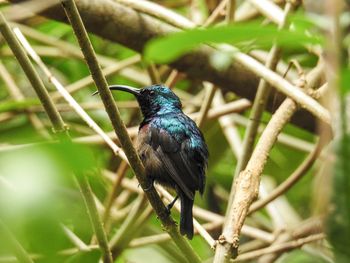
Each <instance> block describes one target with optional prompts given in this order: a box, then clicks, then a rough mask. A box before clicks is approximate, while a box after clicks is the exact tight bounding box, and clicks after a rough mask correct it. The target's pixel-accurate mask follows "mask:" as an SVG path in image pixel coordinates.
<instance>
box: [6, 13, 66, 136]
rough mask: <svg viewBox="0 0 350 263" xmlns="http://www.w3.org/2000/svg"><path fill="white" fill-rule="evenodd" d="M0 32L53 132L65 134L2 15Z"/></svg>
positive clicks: (41, 85)
mask: <svg viewBox="0 0 350 263" xmlns="http://www.w3.org/2000/svg"><path fill="white" fill-rule="evenodd" d="M0 31H1V33H2V35H3V36H4V38H5V40H6V41H7V43H8V45H9V46H10V48H11V50H12V52H13V54H14V55H15V57H16V59H17V60H18V62H19V64H20V65H21V67H22V69H23V71H24V72H25V74H26V75H27V77H28V80H29V81H30V83H31V84H32V86H33V88H34V89H35V92H36V93H37V95H38V97H39V99H40V101H41V103H42V105H43V107H44V109H45V111H46V113H47V116H48V117H49V119H50V121H51V123H52V125H53V128H54V132H56V133H64V134H66V128H65V124H64V122H63V120H62V118H61V116H60V114H59V113H58V112H57V111H56V108H55V105H54V104H53V102H52V100H51V99H50V96H49V93H48V92H47V90H46V89H45V86H44V83H43V82H42V80H41V79H40V77H39V75H38V73H37V72H36V71H35V69H34V67H33V65H32V63H31V62H30V60H29V58H28V56H27V55H26V53H25V51H24V50H23V48H22V47H21V45H20V43H19V42H18V40H17V38H16V37H15V35H14V34H13V32H12V30H11V28H10V26H9V25H8V23H7V22H6V20H5V17H4V16H3V14H2V13H0Z"/></svg>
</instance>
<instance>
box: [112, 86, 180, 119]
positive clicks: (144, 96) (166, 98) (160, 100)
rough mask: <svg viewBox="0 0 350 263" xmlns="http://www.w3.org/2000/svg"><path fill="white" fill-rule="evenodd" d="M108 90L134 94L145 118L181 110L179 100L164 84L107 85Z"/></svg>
mask: <svg viewBox="0 0 350 263" xmlns="http://www.w3.org/2000/svg"><path fill="white" fill-rule="evenodd" d="M109 89H110V90H122V91H126V92H129V93H131V94H134V95H135V97H136V99H137V101H138V103H139V105H140V107H141V111H142V114H143V115H144V117H145V118H149V117H153V116H157V115H162V114H165V113H175V112H181V101H180V99H179V98H178V96H176V94H175V93H174V92H173V91H172V90H171V89H169V88H168V87H166V86H164V85H152V86H148V87H145V88H142V89H136V88H133V87H129V86H124V85H113V86H109Z"/></svg>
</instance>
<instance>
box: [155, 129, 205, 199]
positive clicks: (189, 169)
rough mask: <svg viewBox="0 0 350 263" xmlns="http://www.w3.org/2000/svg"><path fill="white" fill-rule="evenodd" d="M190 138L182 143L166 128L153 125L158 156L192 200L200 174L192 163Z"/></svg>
mask: <svg viewBox="0 0 350 263" xmlns="http://www.w3.org/2000/svg"><path fill="white" fill-rule="evenodd" d="M188 141H189V140H188V139H185V140H184V141H183V142H182V143H179V142H177V141H176V140H175V139H174V137H173V136H172V135H171V134H169V132H167V131H166V130H163V129H156V128H152V127H151V142H150V143H151V146H152V148H153V149H154V150H155V152H156V154H157V157H158V158H159V159H160V160H161V161H162V162H163V164H164V166H165V167H166V169H167V171H168V172H169V175H170V176H171V178H172V179H173V180H174V181H175V183H176V184H177V185H178V186H179V188H180V189H181V190H182V191H183V192H184V193H185V194H186V196H187V197H188V198H190V199H191V200H193V199H194V191H195V190H196V189H198V187H199V175H197V174H196V171H197V167H196V164H191V163H190V162H189V161H190V160H189V156H187V157H186V153H189V152H190V151H189V149H188Z"/></svg>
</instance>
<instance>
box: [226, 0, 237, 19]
mask: <svg viewBox="0 0 350 263" xmlns="http://www.w3.org/2000/svg"><path fill="white" fill-rule="evenodd" d="M235 11H236V0H228V2H227V8H226V23H228V24H229V23H231V22H232V21H233V20H234V19H235Z"/></svg>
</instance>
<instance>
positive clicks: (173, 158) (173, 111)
mask: <svg viewBox="0 0 350 263" xmlns="http://www.w3.org/2000/svg"><path fill="white" fill-rule="evenodd" d="M109 89H110V90H119V91H125V92H128V93H131V94H133V95H134V96H135V97H136V99H137V102H138V104H139V106H140V109H141V112H142V115H143V120H142V122H141V124H140V126H139V132H138V136H137V142H136V150H137V153H138V155H139V156H140V159H141V161H142V163H143V165H144V167H145V172H146V176H147V177H148V178H149V179H150V181H151V182H152V185H151V186H153V183H154V182H157V183H159V184H161V185H163V186H165V187H169V188H172V189H174V190H175V192H176V194H177V195H176V197H175V198H174V200H173V201H172V202H170V203H169V204H168V205H167V207H166V208H167V211H168V213H169V214H170V210H171V208H172V207H173V205H174V204H175V202H176V200H177V199H178V198H180V202H181V211H180V233H181V235H184V236H187V238H188V239H192V238H193V214H192V208H193V203H194V198H195V194H196V191H198V192H199V193H200V194H201V195H203V192H204V188H205V178H206V177H205V173H206V169H207V165H208V157H209V152H208V147H207V144H206V142H205V139H204V136H203V134H202V132H201V131H200V129H199V128H198V126H197V125H196V123H195V122H194V121H193V120H192V119H191V118H189V117H188V116H187V115H185V114H184V112H183V111H182V104H181V101H180V99H179V97H178V96H177V95H176V94H175V93H174V92H173V91H172V90H171V89H169V88H168V87H166V86H165V85H162V84H155V85H151V86H147V87H144V88H142V89H137V88H134V87H131V86H126V85H111V86H109ZM151 186H150V187H151ZM146 190H147V189H146Z"/></svg>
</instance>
